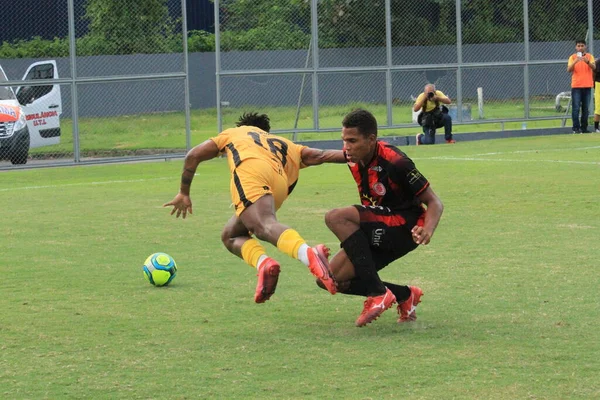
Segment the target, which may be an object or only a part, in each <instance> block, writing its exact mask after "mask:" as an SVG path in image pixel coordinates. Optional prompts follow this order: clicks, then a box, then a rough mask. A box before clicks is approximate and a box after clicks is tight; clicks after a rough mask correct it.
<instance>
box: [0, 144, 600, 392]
mask: <svg viewBox="0 0 600 400" xmlns="http://www.w3.org/2000/svg"><path fill="white" fill-rule="evenodd" d="M405 151H406V152H407V154H409V156H411V157H412V158H413V159H414V160H415V162H416V163H417V166H418V167H419V169H420V170H421V172H422V173H423V174H424V175H425V176H426V177H428V179H429V180H430V181H431V183H432V187H433V188H434V190H435V191H436V192H437V194H438V195H439V196H440V197H441V199H442V200H443V202H444V205H445V211H444V215H443V217H442V221H441V223H440V226H439V228H438V230H437V232H436V234H435V236H434V238H433V241H432V243H431V244H430V245H429V246H426V247H421V248H419V249H417V250H416V251H414V252H412V253H411V254H409V255H407V256H406V257H404V258H403V259H401V260H398V261H396V262H395V263H393V264H392V265H390V266H388V267H387V268H386V269H384V270H383V271H382V277H383V278H385V279H386V280H391V281H393V282H397V283H406V284H411V285H419V286H420V287H422V288H423V290H424V293H425V296H424V297H423V302H422V303H421V304H420V305H419V307H418V320H417V321H416V322H414V323H408V324H404V325H398V324H397V323H396V317H397V316H396V313H395V309H391V310H389V311H387V312H386V313H385V314H383V315H382V317H381V318H380V319H379V320H377V321H375V322H374V323H372V324H370V325H368V326H367V327H365V328H356V327H354V320H355V319H356V317H357V316H358V314H359V313H360V311H361V309H362V299H361V298H359V297H353V296H344V295H336V296H330V295H329V294H327V293H326V292H325V291H322V290H320V289H318V288H317V287H316V285H315V284H314V282H313V279H312V276H311V275H310V273H309V272H308V269H307V268H306V267H304V266H303V265H302V264H301V263H299V262H297V261H294V260H292V259H289V258H287V257H286V256H284V255H282V254H281V253H278V252H277V250H275V249H274V248H273V247H272V246H270V245H267V250H268V251H269V253H270V254H272V255H273V256H275V257H276V258H277V259H279V260H280V261H281V263H282V274H281V278H280V283H279V286H278V289H277V293H276V294H275V295H274V296H273V298H272V299H271V300H270V301H268V302H267V303H265V304H254V303H253V294H254V287H255V282H256V277H255V273H254V270H253V269H251V268H250V267H249V266H247V265H246V264H244V263H243V262H242V261H240V260H238V259H237V258H235V257H234V256H233V255H230V254H229V253H228V252H227V251H226V250H225V248H224V247H223V246H222V244H221V243H220V238H219V236H220V230H221V227H222V225H223V224H224V223H225V222H226V221H227V219H228V218H229V216H230V215H231V213H232V209H231V208H230V207H229V203H230V201H229V195H228V171H227V167H226V163H225V160H224V159H215V160H213V161H210V162H208V163H206V164H203V165H201V166H200V168H199V170H198V176H197V177H196V179H195V182H194V185H193V188H192V199H193V200H194V202H195V203H194V210H195V213H194V215H193V216H192V217H190V218H188V219H186V220H185V221H183V220H177V219H175V218H173V217H171V216H170V215H169V212H168V210H167V209H164V208H162V207H161V205H162V204H163V203H165V202H167V201H169V200H170V199H171V198H172V197H173V196H174V195H175V193H176V191H177V189H178V181H179V175H180V171H181V167H182V162H181V160H173V161H169V162H153V163H150V162H145V163H136V164H119V165H97V166H78V167H65V168H51V169H36V170H18V171H4V172H0V202H1V203H2V204H4V207H3V210H4V211H3V213H2V216H3V233H2V237H1V240H0V254H1V256H2V262H1V263H0V276H2V286H1V288H0V309H1V310H2V311H1V318H0V398H5V399H82V398H89V399H196V398H199V399H402V398H406V399H411V400H415V399H597V398H600V380H599V379H598V376H600V363H599V362H598V360H599V359H600V318H599V312H600V296H599V295H598V294H599V291H598V290H599V287H600V274H598V260H599V259H600V203H599V199H600V190H599V189H600V135H598V134H591V135H555V136H552V137H528V138H520V139H503V140H485V141H478V142H464V143H458V144H456V145H453V146H449V145H437V146H420V147H416V146H411V147H407V148H405ZM357 197H358V196H357V193H356V188H355V187H354V184H353V182H352V181H351V177H350V174H349V173H348V171H347V168H346V167H345V166H339V165H337V166H336V165H325V166H321V167H315V168H309V169H307V170H305V171H303V173H302V174H301V178H300V183H299V185H298V186H297V188H296V190H295V191H294V194H293V195H292V196H291V198H290V199H289V200H288V202H287V203H286V205H285V206H284V208H283V209H282V210H281V211H280V213H279V218H280V220H281V221H282V222H284V223H286V224H289V225H291V226H294V227H295V228H296V229H297V230H298V231H299V232H300V233H302V234H303V235H304V237H305V238H306V239H307V240H308V241H309V244H316V243H319V242H324V243H326V244H327V245H329V246H330V247H332V248H334V249H335V248H337V243H336V241H335V238H334V236H333V234H332V233H330V232H329V231H328V230H327V228H326V227H325V225H324V223H323V215H324V213H325V212H326V211H327V210H329V209H331V208H334V207H338V206H344V205H348V204H353V203H356V201H357ZM156 251H164V252H167V253H169V254H171V255H172V256H173V257H174V258H175V259H176V260H177V262H178V264H179V273H178V276H177V277H176V278H175V280H174V281H173V283H172V285H171V286H169V287H166V288H155V287H152V286H150V285H149V284H148V283H147V282H146V281H145V278H144V277H143V274H142V270H141V264H142V263H143V261H144V259H145V258H146V257H147V256H148V255H149V254H150V253H153V252H156Z"/></svg>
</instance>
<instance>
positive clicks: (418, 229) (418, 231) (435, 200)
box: [412, 187, 444, 245]
mask: <svg viewBox="0 0 600 400" xmlns="http://www.w3.org/2000/svg"><path fill="white" fill-rule="evenodd" d="M419 200H420V201H421V202H422V203H424V204H425V205H426V206H427V213H425V222H424V223H423V226H418V225H415V226H414V227H413V228H412V237H413V240H414V241H415V243H416V244H422V245H427V244H429V242H430V241H431V237H432V236H433V233H434V232H435V229H436V228H437V226H438V223H439V222H440V218H442V212H444V205H443V204H442V201H441V200H440V198H439V197H438V196H437V195H436V194H435V192H434V191H433V189H431V187H428V188H427V189H425V191H424V192H423V193H421V194H420V195H419Z"/></svg>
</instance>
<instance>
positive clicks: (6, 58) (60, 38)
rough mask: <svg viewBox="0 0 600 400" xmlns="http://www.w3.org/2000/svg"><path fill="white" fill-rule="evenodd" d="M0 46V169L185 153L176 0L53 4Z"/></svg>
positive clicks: (22, 13)
mask: <svg viewBox="0 0 600 400" xmlns="http://www.w3.org/2000/svg"><path fill="white" fill-rule="evenodd" d="M29 3H31V2H30V1H28V0H25V1H23V2H19V3H15V6H14V7H8V8H5V9H4V10H3V17H4V18H3V20H4V21H5V22H4V24H6V21H13V22H11V23H15V24H23V26H22V27H21V31H22V32H20V33H19V35H20V36H17V38H16V39H14V40H13V41H11V42H5V43H4V44H3V46H2V48H0V51H2V57H1V58H0V67H1V69H0V159H1V160H0V168H2V169H6V168H14V167H18V166H20V165H24V164H26V165H27V166H29V167H30V166H37V165H42V166H43V165H48V164H52V165H60V164H73V163H83V162H102V161H108V160H127V159H128V158H131V157H146V158H148V157H161V158H162V157H169V156H171V155H173V154H179V155H181V154H183V153H184V152H185V151H186V149H187V148H189V124H190V123H189V120H190V117H189V108H188V107H186V104H187V103H188V102H187V101H186V98H187V95H188V87H189V85H187V82H186V81H187V53H186V52H184V49H185V48H186V43H184V40H183V37H184V31H185V20H184V18H183V17H182V16H183V15H184V10H185V1H182V0H145V1H141V2H140V1H133V0H81V1H78V0H61V1H58V2H54V3H53V5H52V9H51V10H48V12H47V13H46V14H47V15H46V14H44V13H37V14H36V16H37V19H32V18H31V13H30V10H31V7H38V8H39V4H38V3H35V4H29Z"/></svg>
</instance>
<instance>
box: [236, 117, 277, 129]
mask: <svg viewBox="0 0 600 400" xmlns="http://www.w3.org/2000/svg"><path fill="white" fill-rule="evenodd" d="M242 125H248V126H255V127H257V128H259V129H262V130H263V131H265V132H269V131H270V130H271V120H270V119H269V116H268V115H267V114H260V115H259V114H258V113H244V114H242V116H241V117H240V119H239V120H238V122H237V123H236V124H235V126H242Z"/></svg>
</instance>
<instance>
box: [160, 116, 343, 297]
mask: <svg viewBox="0 0 600 400" xmlns="http://www.w3.org/2000/svg"><path fill="white" fill-rule="evenodd" d="M270 129H271V126H270V120H269V117H268V116H267V115H266V114H260V115H259V114H257V113H246V114H244V115H242V116H241V117H240V119H239V121H238V123H237V127H236V128H231V129H226V130H224V131H223V132H221V133H220V134H219V135H217V136H215V137H212V138H210V139H208V140H206V141H205V142H203V143H201V144H199V145H197V146H196V147H194V148H193V149H191V150H190V151H189V152H188V153H187V155H186V157H185V161H184V168H183V172H182V174H181V185H180V188H179V193H178V194H177V195H176V196H175V198H174V199H173V200H171V201H170V202H168V203H166V204H165V205H164V207H168V206H173V209H172V210H171V215H173V214H176V217H179V216H180V215H181V216H182V218H185V217H186V216H187V213H188V212H189V213H190V214H191V213H192V201H191V199H190V186H191V184H192V179H193V178H194V174H195V173H196V168H197V167H198V164H200V163H201V162H203V161H207V160H210V159H212V158H215V157H217V156H219V155H220V154H222V153H224V152H225V153H226V154H227V161H228V164H229V170H230V171H231V182H230V191H231V199H232V202H233V205H234V206H235V215H234V216H232V217H231V219H230V220H229V221H228V222H227V224H226V225H225V227H224V228H223V232H222V233H221V240H222V241H223V244H224V245H225V247H227V250H229V251H230V252H231V253H233V254H235V255H236V256H238V257H240V258H241V259H243V260H244V261H246V263H248V264H249V265H251V266H253V267H254V268H256V269H257V275H258V283H257V286H256V293H255V295H254V301H255V302H257V303H264V302H265V301H267V300H268V299H269V298H270V297H271V295H273V293H274V292H275V288H276V287H277V280H278V278H279V272H280V265H279V264H278V263H277V261H275V260H274V259H272V258H271V257H268V256H267V254H266V251H265V249H264V247H263V246H262V245H261V244H260V242H259V241H258V240H256V239H254V238H253V237H252V235H254V236H256V237H257V238H258V239H260V240H263V241H267V242H269V243H271V244H272V245H274V246H276V247H277V248H278V249H279V250H281V251H282V252H283V253H285V254H287V255H289V256H290V257H293V258H296V259H298V260H300V261H302V262H303V263H304V264H305V265H306V266H308V268H309V270H310V272H311V273H312V274H313V275H314V276H315V277H316V278H318V279H319V280H321V282H323V284H324V286H325V287H326V288H327V290H328V291H329V292H330V293H331V294H335V293H336V291H337V286H336V282H335V280H334V278H333V275H332V274H331V271H330V270H329V263H328V261H327V256H326V251H325V247H324V246H323V245H318V246H315V247H309V246H308V245H307V244H306V241H305V240H304V239H303V238H302V237H301V236H300V234H299V233H298V232H296V231H295V230H294V229H292V228H290V227H287V226H285V225H283V224H281V223H280V222H279V221H277V217H276V216H275V213H276V211H277V210H278V209H279V208H280V207H281V205H282V204H283V202H284V201H285V199H286V198H287V197H288V195H289V194H290V193H291V192H292V190H293V189H294V186H295V185H296V182H297V181H298V175H299V170H300V169H301V168H304V167H308V166H311V165H319V164H322V163H326V162H329V163H346V158H345V156H344V153H343V151H341V150H320V149H314V148H310V147H307V146H302V145H299V144H296V143H294V142H292V141H290V140H288V139H286V138H283V137H279V136H274V135H270V134H269V131H270Z"/></svg>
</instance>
